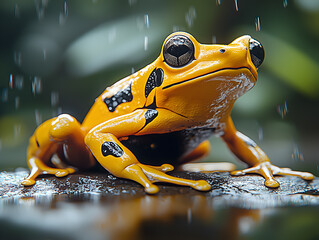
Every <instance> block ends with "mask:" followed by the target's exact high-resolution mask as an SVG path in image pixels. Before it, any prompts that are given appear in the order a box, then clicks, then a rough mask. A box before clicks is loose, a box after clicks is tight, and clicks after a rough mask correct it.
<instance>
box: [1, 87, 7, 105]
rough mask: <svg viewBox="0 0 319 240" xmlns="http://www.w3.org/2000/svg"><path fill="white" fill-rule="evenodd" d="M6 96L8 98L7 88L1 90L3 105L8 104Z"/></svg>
mask: <svg viewBox="0 0 319 240" xmlns="http://www.w3.org/2000/svg"><path fill="white" fill-rule="evenodd" d="M8 96H9V94H8V88H5V89H3V90H2V94H1V101H2V102H4V103H5V102H8Z"/></svg>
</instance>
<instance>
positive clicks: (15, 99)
mask: <svg viewBox="0 0 319 240" xmlns="http://www.w3.org/2000/svg"><path fill="white" fill-rule="evenodd" d="M19 106H20V98H19V97H15V98H14V107H15V109H18V108H19Z"/></svg>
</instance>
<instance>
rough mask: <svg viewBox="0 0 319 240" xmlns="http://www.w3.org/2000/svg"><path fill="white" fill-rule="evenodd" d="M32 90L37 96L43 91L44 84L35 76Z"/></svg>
mask: <svg viewBox="0 0 319 240" xmlns="http://www.w3.org/2000/svg"><path fill="white" fill-rule="evenodd" d="M31 88H32V93H33V95H34V96H35V95H36V94H39V93H41V91H42V82H41V78H40V77H37V76H35V77H34V78H33V81H32V83H31Z"/></svg>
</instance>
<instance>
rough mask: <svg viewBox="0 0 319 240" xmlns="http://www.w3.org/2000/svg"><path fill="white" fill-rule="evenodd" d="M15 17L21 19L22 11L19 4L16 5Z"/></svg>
mask: <svg viewBox="0 0 319 240" xmlns="http://www.w3.org/2000/svg"><path fill="white" fill-rule="evenodd" d="M14 16H15V17H16V18H19V17H20V9H19V6H18V4H14Z"/></svg>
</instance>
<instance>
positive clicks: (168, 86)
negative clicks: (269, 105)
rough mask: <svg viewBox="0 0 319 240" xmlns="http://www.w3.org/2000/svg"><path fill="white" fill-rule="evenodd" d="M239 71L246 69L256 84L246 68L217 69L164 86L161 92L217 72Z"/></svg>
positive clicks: (255, 79)
mask: <svg viewBox="0 0 319 240" xmlns="http://www.w3.org/2000/svg"><path fill="white" fill-rule="evenodd" d="M240 69H247V70H248V71H249V72H250V73H251V75H252V76H253V77H254V81H255V82H257V78H256V76H255V75H254V74H253V73H252V71H251V70H250V68H248V67H238V68H221V69H218V70H215V71H212V72H209V73H205V74H203V75H199V76H196V77H193V78H190V79H186V80H183V81H181V82H177V83H172V84H170V85H167V86H164V87H163V90H164V89H167V88H170V87H173V86H176V85H179V84H183V83H185V82H189V81H192V80H195V79H198V78H201V77H204V76H208V75H210V74H214V73H217V72H221V71H224V70H240Z"/></svg>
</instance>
